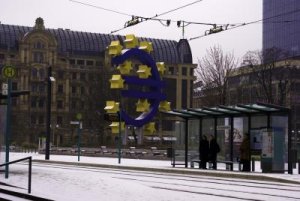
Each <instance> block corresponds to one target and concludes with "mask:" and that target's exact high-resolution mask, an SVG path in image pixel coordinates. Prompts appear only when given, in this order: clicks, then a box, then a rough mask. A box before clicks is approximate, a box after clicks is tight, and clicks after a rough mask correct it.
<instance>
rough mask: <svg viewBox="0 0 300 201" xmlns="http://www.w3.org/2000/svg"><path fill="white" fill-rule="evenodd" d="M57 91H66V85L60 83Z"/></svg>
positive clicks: (60, 92)
mask: <svg viewBox="0 0 300 201" xmlns="http://www.w3.org/2000/svg"><path fill="white" fill-rule="evenodd" d="M57 93H59V94H62V93H64V85H62V84H59V85H58V86H57Z"/></svg>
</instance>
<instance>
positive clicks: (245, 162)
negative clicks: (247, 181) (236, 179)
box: [240, 133, 250, 172]
mask: <svg viewBox="0 0 300 201" xmlns="http://www.w3.org/2000/svg"><path fill="white" fill-rule="evenodd" d="M243 137H244V139H243V142H242V144H241V146H240V152H241V155H240V158H241V161H240V162H241V164H242V166H243V169H242V171H245V172H249V171H250V139H249V134H248V133H245V135H244V136H243Z"/></svg>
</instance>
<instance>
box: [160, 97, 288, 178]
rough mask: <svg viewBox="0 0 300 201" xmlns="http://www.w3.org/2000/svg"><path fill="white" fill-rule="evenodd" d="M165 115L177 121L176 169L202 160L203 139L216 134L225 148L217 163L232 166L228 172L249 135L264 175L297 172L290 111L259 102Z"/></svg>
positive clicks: (170, 150)
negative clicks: (200, 151)
mask: <svg viewBox="0 0 300 201" xmlns="http://www.w3.org/2000/svg"><path fill="white" fill-rule="evenodd" d="M162 113H163V114H164V115H168V116H172V117H170V118H169V119H172V121H174V122H173V125H174V126H173V131H172V133H173V136H174V137H176V138H177V141H176V142H174V143H172V145H171V147H170V148H168V155H169V157H171V159H172V162H171V164H172V165H173V167H175V166H176V165H183V166H185V167H186V168H187V167H188V164H189V162H193V161H195V160H198V161H200V155H199V149H200V139H201V137H202V136H203V135H206V136H207V135H213V136H214V137H215V138H216V140H217V142H218V144H219V146H220V148H221V152H220V153H219V154H218V159H217V161H218V162H221V163H222V161H223V162H224V163H226V167H227V165H228V163H231V165H230V166H228V170H233V164H234V163H238V162H239V155H240V153H239V147H240V145H241V143H242V140H243V137H244V135H245V134H246V133H248V134H249V137H250V141H249V143H250V151H251V152H250V153H251V156H252V157H253V156H254V157H256V158H259V159H260V160H261V168H262V172H265V173H267V172H277V173H284V172H285V171H288V173H289V174H292V172H293V160H292V146H291V145H292V144H291V122H290V121H291V118H290V115H291V114H290V109H289V108H286V107H282V106H278V105H273V104H266V103H261V102H257V103H255V104H237V105H232V106H224V105H219V106H217V107H202V108H189V109H179V110H172V111H168V112H162ZM174 117H175V118H174ZM286 164H287V165H286Z"/></svg>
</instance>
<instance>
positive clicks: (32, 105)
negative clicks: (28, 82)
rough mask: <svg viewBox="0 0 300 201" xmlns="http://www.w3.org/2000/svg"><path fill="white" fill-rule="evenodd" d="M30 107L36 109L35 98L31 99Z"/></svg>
mask: <svg viewBox="0 0 300 201" xmlns="http://www.w3.org/2000/svg"><path fill="white" fill-rule="evenodd" d="M31 107H32V108H35V107H36V98H32V99H31Z"/></svg>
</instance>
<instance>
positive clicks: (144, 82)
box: [112, 48, 166, 127]
mask: <svg viewBox="0 0 300 201" xmlns="http://www.w3.org/2000/svg"><path fill="white" fill-rule="evenodd" d="M130 58H134V59H137V60H139V61H140V62H141V63H142V64H143V65H147V66H148V67H150V68H151V76H150V77H149V78H147V79H140V78H138V77H134V76H122V78H123V79H124V80H125V83H126V84H132V85H139V86H147V87H149V90H148V91H146V92H144V91H137V90H122V91H121V96H122V97H129V98H140V99H148V101H149V102H150V110H149V111H148V112H143V113H142V114H141V115H140V116H138V117H137V118H133V117H131V116H129V115H128V114H127V113H126V112H125V111H124V110H123V109H121V111H120V113H121V118H122V120H124V121H125V123H126V125H132V126H135V127H142V126H143V125H145V124H147V123H148V122H150V121H151V120H152V119H153V117H154V116H155V114H156V113H157V112H158V107H159V103H160V101H164V100H166V95H165V94H163V93H162V92H161V91H162V89H163V88H164V87H165V83H164V82H163V81H162V80H161V78H160V75H159V72H158V70H157V66H156V63H155V61H154V60H153V58H152V57H151V55H150V54H148V53H147V52H145V51H143V50H140V49H138V48H132V49H129V50H127V51H126V52H125V53H123V54H122V55H120V56H116V57H113V58H112V64H115V65H120V64H122V63H124V62H125V60H127V59H130Z"/></svg>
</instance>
